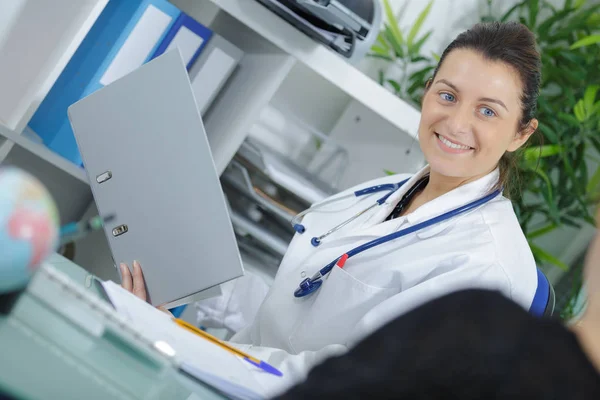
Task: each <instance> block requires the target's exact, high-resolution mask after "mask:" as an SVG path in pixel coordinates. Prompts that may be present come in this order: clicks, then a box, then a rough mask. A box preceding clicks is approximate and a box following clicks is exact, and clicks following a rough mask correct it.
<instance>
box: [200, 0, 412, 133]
mask: <svg viewBox="0 0 600 400" xmlns="http://www.w3.org/2000/svg"><path fill="white" fill-rule="evenodd" d="M210 1H211V2H212V3H213V4H215V5H216V6H217V7H219V8H220V9H221V10H223V11H225V12H226V13H228V14H230V15H231V16H233V17H234V18H235V19H237V20H238V21H240V22H242V23H243V24H244V25H246V26H248V27H249V28H250V29H252V30H253V31H254V32H256V33H257V34H258V35H260V36H261V37H263V38H264V39H266V40H267V41H269V42H270V43H272V44H274V45H275V46H277V47H278V48H280V49H281V50H282V51H284V52H286V53H288V54H290V55H291V56H293V57H294V58H295V59H296V60H298V61H299V62H301V63H302V64H304V65H306V66H307V67H308V68H309V69H310V70H312V71H314V72H315V73H317V74H318V75H320V76H321V77H323V78H324V79H326V80H327V81H329V82H331V83H332V84H334V85H335V86H337V87H338V88H339V89H341V90H342V91H343V92H345V93H347V94H348V95H349V96H350V97H352V98H353V99H355V100H356V101H358V102H360V103H362V104H363V105H364V106H366V107H367V108H369V109H371V110H372V111H373V112H375V113H376V114H377V115H379V116H380V117H381V118H383V119H384V120H385V121H387V122H389V123H390V124H391V125H392V126H394V127H395V128H397V129H399V130H401V131H403V132H405V133H407V134H408V135H409V137H411V138H413V139H414V138H415V137H417V135H416V133H417V130H418V127H419V120H420V113H419V111H418V110H416V109H415V108H414V107H412V106H411V105H409V104H408V103H406V102H404V101H402V100H401V99H399V98H398V97H396V96H395V95H393V94H392V93H390V92H389V91H388V90H387V89H385V88H384V87H382V86H381V85H379V84H378V83H377V82H375V81H374V80H372V79H371V78H369V77H368V76H367V75H365V74H364V73H362V72H361V71H359V70H358V69H356V68H355V67H354V66H352V65H350V64H349V63H348V62H346V60H344V59H343V58H342V57H341V56H339V55H338V54H336V53H334V52H333V51H332V50H330V49H328V48H326V47H325V46H323V45H321V44H320V43H318V42H316V41H314V40H313V39H311V38H309V37H308V36H307V35H305V34H304V33H302V32H300V31H299V30H298V29H296V28H295V27H294V26H292V25H291V24H289V23H288V22H287V21H285V20H283V19H282V18H281V17H279V16H277V15H276V14H275V13H273V12H272V11H270V10H269V9H268V8H266V7H265V6H263V5H262V4H260V3H258V2H257V1H256V0H210Z"/></svg>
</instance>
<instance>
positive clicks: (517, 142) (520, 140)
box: [506, 118, 539, 152]
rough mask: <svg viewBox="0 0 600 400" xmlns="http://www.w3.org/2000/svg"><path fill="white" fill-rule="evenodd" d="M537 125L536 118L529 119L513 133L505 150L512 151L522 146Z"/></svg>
mask: <svg viewBox="0 0 600 400" xmlns="http://www.w3.org/2000/svg"><path fill="white" fill-rule="evenodd" d="M538 125H539V123H538V120H537V119H535V118H533V119H532V120H531V121H529V123H528V124H527V126H526V127H525V128H524V129H523V130H521V131H520V132H518V133H517V134H516V135H515V137H514V138H513V141H512V142H511V143H510V145H509V146H508V148H507V149H506V151H509V152H513V151H516V150H518V149H519V148H520V147H521V146H523V145H524V144H525V143H526V142H527V141H528V140H529V138H530V137H531V135H533V134H534V133H535V131H536V130H537V128H538Z"/></svg>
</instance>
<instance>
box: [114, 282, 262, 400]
mask: <svg viewBox="0 0 600 400" xmlns="http://www.w3.org/2000/svg"><path fill="white" fill-rule="evenodd" d="M103 287H104V289H105V290H106V293H107V295H108V297H109V298H110V300H111V302H112V303H113V305H114V307H115V308H116V310H117V312H118V313H119V314H121V315H123V316H124V317H125V318H126V319H127V320H128V321H129V322H130V323H131V324H132V325H134V326H135V327H136V328H137V329H139V330H140V331H142V332H144V335H145V336H146V339H149V340H151V341H153V342H155V343H156V342H163V343H166V344H167V345H168V346H169V347H171V348H172V349H173V350H174V352H175V357H176V359H178V360H179V362H180V368H181V369H182V370H183V371H184V372H185V373H187V374H189V375H192V376H193V377H195V378H196V379H198V380H200V381H202V382H205V383H207V384H209V385H211V386H213V387H214V388H216V389H218V390H220V391H221V392H223V393H224V394H226V395H227V396H229V397H230V398H234V399H261V398H265V395H264V393H265V389H264V388H263V387H262V386H261V385H260V384H259V383H258V382H257V381H256V380H255V379H254V377H253V374H255V373H260V372H261V370H259V369H258V368H256V367H254V366H252V365H251V364H250V363H248V362H246V361H244V360H243V359H241V358H240V357H238V356H236V355H234V354H232V353H230V352H228V351H227V350H224V349H222V348H221V347H219V346H216V345H214V344H213V343H211V342H209V341H207V340H206V339H204V338H202V337H200V336H198V335H195V334H194V333H191V332H189V331H187V330H185V329H183V328H181V327H180V326H179V325H177V324H176V323H175V322H174V321H173V319H172V317H171V316H170V315H168V314H167V313H164V312H162V311H160V310H158V309H156V308H154V307H153V306H152V305H150V304H148V303H146V302H144V301H142V300H140V299H139V298H137V297H135V296H134V295H133V294H131V293H129V292H128V291H126V290H124V289H123V288H121V287H120V286H118V285H117V284H115V283H114V282H110V281H107V282H104V283H103ZM265 373H266V372H265Z"/></svg>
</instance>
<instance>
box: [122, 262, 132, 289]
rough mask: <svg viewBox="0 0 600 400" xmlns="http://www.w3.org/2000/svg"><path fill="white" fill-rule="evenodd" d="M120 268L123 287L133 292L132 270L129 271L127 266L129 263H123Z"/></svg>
mask: <svg viewBox="0 0 600 400" xmlns="http://www.w3.org/2000/svg"><path fill="white" fill-rule="evenodd" d="M119 268H120V269H121V287H123V289H125V290H127V291H128V292H133V278H132V277H131V272H129V267H127V264H124V263H121V264H119Z"/></svg>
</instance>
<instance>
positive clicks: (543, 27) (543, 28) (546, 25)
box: [537, 8, 572, 41]
mask: <svg viewBox="0 0 600 400" xmlns="http://www.w3.org/2000/svg"><path fill="white" fill-rule="evenodd" d="M571 12H572V10H571V9H569V8H566V9H565V10H562V11H560V12H558V13H557V14H554V15H553V16H552V17H550V18H548V19H547V20H546V21H544V22H542V23H541V24H540V26H539V27H538V29H537V31H538V38H539V40H541V41H546V40H547V39H548V37H547V36H548V32H549V31H550V29H551V28H552V25H554V24H555V23H556V22H559V21H562V20H563V19H564V18H565V17H566V16H567V15H568V14H570V13H571Z"/></svg>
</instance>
